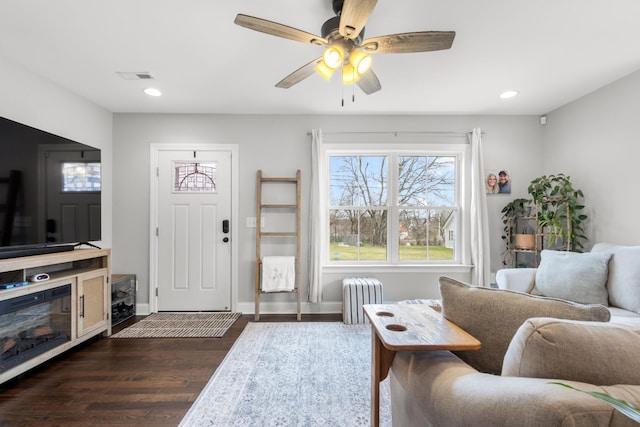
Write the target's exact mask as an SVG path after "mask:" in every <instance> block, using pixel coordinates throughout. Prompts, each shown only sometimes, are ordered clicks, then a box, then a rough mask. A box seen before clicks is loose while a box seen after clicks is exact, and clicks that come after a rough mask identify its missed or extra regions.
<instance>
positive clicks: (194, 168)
mask: <svg viewBox="0 0 640 427" xmlns="http://www.w3.org/2000/svg"><path fill="white" fill-rule="evenodd" d="M217 169H218V165H217V164H216V162H181V161H174V162H173V191H174V192H176V193H183V192H208V193H214V192H215V191H216V178H217Z"/></svg>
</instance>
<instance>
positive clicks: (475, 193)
mask: <svg viewBox="0 0 640 427" xmlns="http://www.w3.org/2000/svg"><path fill="white" fill-rule="evenodd" d="M487 215H488V214H487V194H486V192H485V186H484V162H483V161H482V131H481V130H480V129H479V128H475V129H473V132H472V133H471V263H472V264H473V272H472V275H471V281H472V284H473V285H475V286H490V285H491V272H490V269H491V263H490V261H491V258H490V249H489V220H488V216H487Z"/></svg>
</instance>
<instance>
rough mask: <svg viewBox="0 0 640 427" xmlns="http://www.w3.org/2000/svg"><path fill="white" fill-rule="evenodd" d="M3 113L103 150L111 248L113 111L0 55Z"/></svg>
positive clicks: (105, 241) (105, 231)
mask: <svg viewBox="0 0 640 427" xmlns="http://www.w3.org/2000/svg"><path fill="white" fill-rule="evenodd" d="M0 116H3V117H6V118H7V119H10V120H13V121H16V122H19V123H23V124H25V125H28V126H32V127H34V128H36V129H41V130H44V131H47V132H50V133H52V134H54V135H59V136H62V137H64V138H68V139H71V140H73V141H78V142H81V143H83V144H88V145H91V146H93V147H97V148H100V149H101V156H102V171H103V172H102V173H103V175H102V241H101V242H98V244H99V245H101V246H103V247H111V229H112V226H111V222H112V216H111V212H112V209H111V207H112V205H113V202H112V197H111V195H112V184H111V182H112V180H111V170H112V162H113V157H112V151H111V146H112V133H111V132H112V126H113V123H112V114H111V113H110V112H109V111H107V110H105V109H104V108H101V107H98V106H97V105H95V104H92V103H90V102H88V101H86V100H84V99H82V98H80V97H78V96H77V95H75V94H73V93H71V92H68V91H66V90H64V89H62V88H60V87H58V86H55V85H53V84H52V83H51V82H49V81H47V80H45V79H42V78H40V77H39V76H36V75H35V74H32V73H31V72H29V71H27V70H24V69H23V68H21V67H20V66H17V65H16V64H13V63H10V62H7V61H6V60H4V59H3V58H0Z"/></svg>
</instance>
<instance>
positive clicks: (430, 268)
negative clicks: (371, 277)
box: [322, 264, 473, 274]
mask: <svg viewBox="0 0 640 427" xmlns="http://www.w3.org/2000/svg"><path fill="white" fill-rule="evenodd" d="M472 268H473V266H472V265H462V264H429V265H424V264H420V265H418V264H394V265H379V264H378V265H373V264H370V265H367V264H344V265H325V266H323V267H322V271H323V272H324V273H361V274H368V273H468V272H470V271H471V269H472Z"/></svg>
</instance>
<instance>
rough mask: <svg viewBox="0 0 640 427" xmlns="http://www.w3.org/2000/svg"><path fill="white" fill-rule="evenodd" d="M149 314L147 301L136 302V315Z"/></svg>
mask: <svg viewBox="0 0 640 427" xmlns="http://www.w3.org/2000/svg"><path fill="white" fill-rule="evenodd" d="M149 314H151V312H150V311H149V304H148V303H143V304H136V316H148V315H149Z"/></svg>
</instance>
